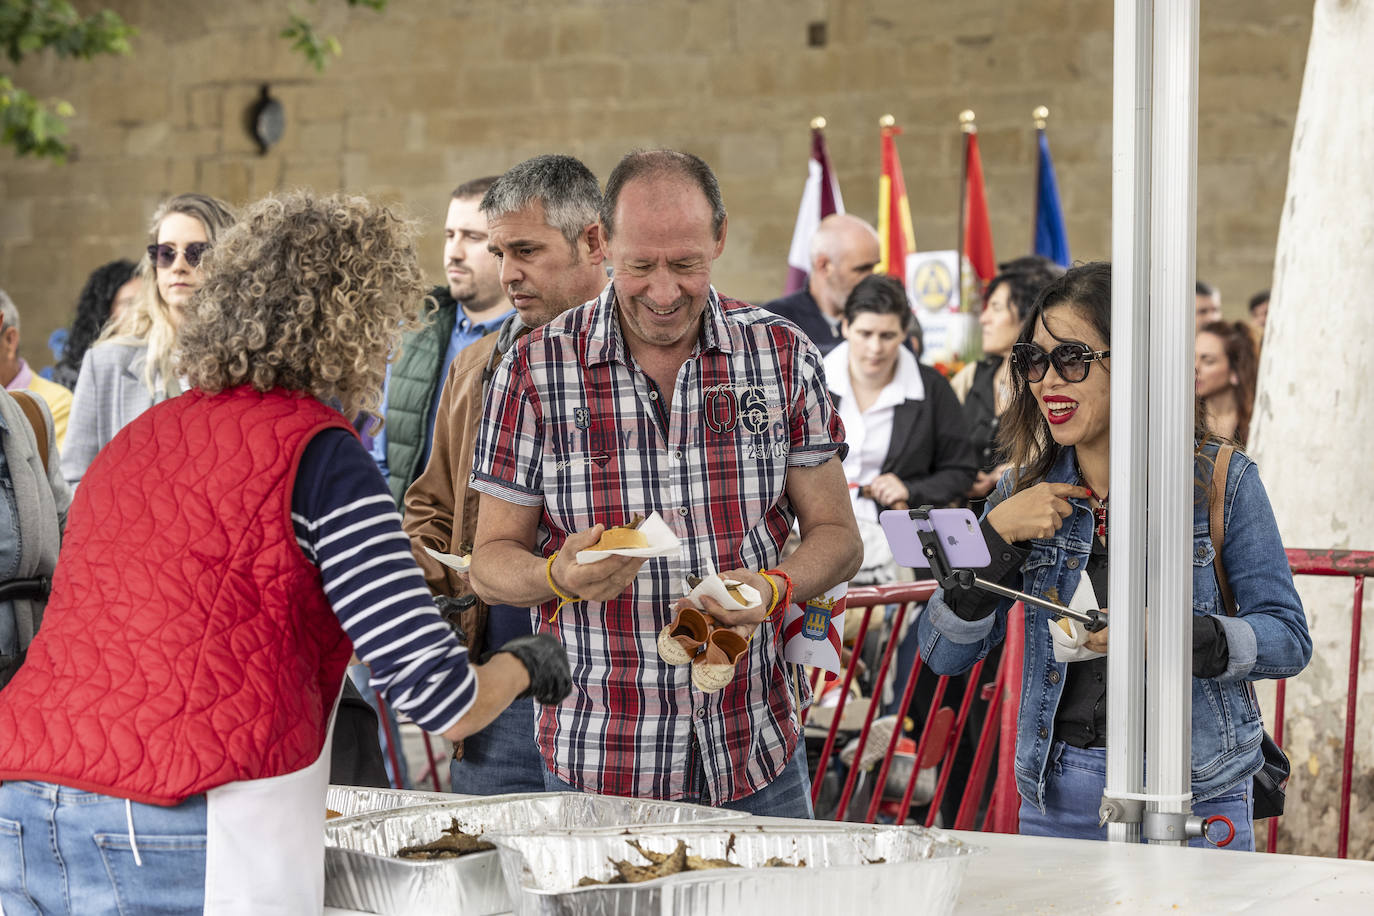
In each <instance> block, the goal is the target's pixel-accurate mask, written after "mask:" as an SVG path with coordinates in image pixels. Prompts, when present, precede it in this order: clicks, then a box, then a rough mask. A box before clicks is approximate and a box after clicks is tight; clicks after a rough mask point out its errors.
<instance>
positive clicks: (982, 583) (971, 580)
mask: <svg viewBox="0 0 1374 916" xmlns="http://www.w3.org/2000/svg"><path fill="white" fill-rule="evenodd" d="M930 509H931V507H930V506H920V507H918V508H915V509H912V510H910V512H909V513H908V514H909V515H910V516H911V518H912V519H913V520H915V519H920V520H922V521H929V520H930ZM932 527H934V526H932ZM916 536H917V537H918V538H920V539H921V553H922V554H924V555H925V558H926V562H928V563H929V564H930V571H931V573H932V574H933V575H934V576H935V581H936V582H939V583H940V587H941V588H943V589H945V590H946V591H948V590H949V589H952V588H963V589H968V588H981V589H983V590H984V591H987V592H992V593H993V594H994V595H1001V596H1002V597H1003V598H1012V599H1014V600H1016V601H1024V602H1025V603H1026V604H1033V605H1035V606H1036V607H1041V608H1044V609H1045V610H1047V611H1049V612H1050V613H1052V614H1054V615H1055V616H1056V617H1070V618H1072V619H1074V620H1077V621H1078V622H1079V623H1081V624H1083V627H1084V629H1086V630H1087V631H1088V632H1089V633H1096V632H1097V631H1098V630H1101V629H1103V628H1104V627H1106V626H1107V616H1106V615H1105V614H1103V613H1102V612H1101V611H1099V610H1097V609H1096V608H1093V609H1091V610H1087V611H1080V610H1077V609H1075V608H1071V607H1065V606H1064V605H1062V604H1058V603H1056V602H1054V601H1050V600H1048V599H1046V598H1037V597H1035V596H1034V595H1031V594H1027V593H1026V592H1019V591H1017V590H1016V589H1014V588H1007V587H1006V586H1005V585H998V584H997V583H996V582H989V581H988V580H987V579H980V578H978V577H977V576H975V575H974V574H973V570H971V569H954V568H952V567H951V566H950V565H949V559H948V558H947V557H946V556H945V548H944V545H942V544H941V543H940V536H939V535H938V534H936V533H935V532H934V531H933V530H932V531H927V530H926V529H924V528H920V527H918V528H917V529H916Z"/></svg>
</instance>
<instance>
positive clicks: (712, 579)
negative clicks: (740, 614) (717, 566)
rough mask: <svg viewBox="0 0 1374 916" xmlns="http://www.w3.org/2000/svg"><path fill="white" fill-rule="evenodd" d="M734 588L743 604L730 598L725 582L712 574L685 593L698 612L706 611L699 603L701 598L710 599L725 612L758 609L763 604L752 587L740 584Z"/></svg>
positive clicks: (760, 597)
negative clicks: (750, 608) (742, 599)
mask: <svg viewBox="0 0 1374 916" xmlns="http://www.w3.org/2000/svg"><path fill="white" fill-rule="evenodd" d="M731 581H732V582H733V581H734V580H733V579H732V580H731ZM684 584H686V583H684ZM735 587H736V589H738V590H739V593H740V596H741V597H742V598H744V602H743V603H740V602H738V601H736V600H735V599H734V598H732V597H730V592H729V590H728V589H727V588H726V587H725V580H724V579H722V578H721V577H720V576H719V575H718V574H716V573H712V574H711V575H709V576H707V577H706V578H704V579H702V580H701V581H700V582H698V583H697V587H696V588H694V589H692V590H691V591H690V592H688V593H687V600H688V601H689V602H691V604H692V607H694V608H698V609H699V610H705V609H706V606H705V605H703V604H702V603H701V599H702V598H711V599H712V600H714V601H715V602H716V603H717V604H719V605H720V606H721V607H722V608H724V609H725V610H727V611H742V610H744V609H745V608H747V607H758V606H759V605H760V604H762V603H763V596H762V595H760V594H759V592H758V589H756V588H754V587H753V586H752V585H745V584H744V583H743V582H740V583H738V584H737V585H736V586H735Z"/></svg>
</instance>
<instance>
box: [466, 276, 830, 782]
mask: <svg viewBox="0 0 1374 916" xmlns="http://www.w3.org/2000/svg"><path fill="white" fill-rule="evenodd" d="M843 441H844V427H843V425H842V424H841V422H840V419H839V415H838V414H837V413H836V412H835V410H834V408H833V407H832V406H831V404H830V398H829V395H828V394H827V393H826V387H825V375H824V371H823V369H822V368H821V355H820V352H819V351H818V350H817V349H816V347H815V346H814V345H813V344H811V342H810V341H808V340H807V339H806V338H805V337H804V336H803V335H802V334H801V333H799V332H798V330H797V329H796V327H795V326H794V325H792V324H790V323H788V322H786V321H785V320H783V319H780V318H778V317H776V316H774V315H771V314H769V313H767V312H764V311H763V310H761V309H756V308H753V307H751V306H748V305H746V304H745V303H742V302H736V301H733V300H729V299H721V298H719V297H718V296H717V295H716V292H715V290H711V292H710V302H709V304H708V306H707V308H706V310H705V311H704V312H703V326H702V331H701V335H700V337H699V338H698V342H697V346H696V348H695V349H694V350H693V352H692V355H691V356H690V357H689V358H688V359H687V361H686V362H685V363H683V365H682V368H681V369H680V370H679V371H678V376H677V382H676V388H675V390H674V392H673V397H672V407H671V409H669V408H667V407H666V405H665V403H664V399H663V398H662V397H661V396H660V392H659V391H658V390H657V387H656V386H655V384H654V382H653V381H652V380H651V379H650V378H649V376H647V375H646V374H644V373H643V372H641V371H640V370H639V369H638V368H637V367H636V366H635V363H634V360H633V359H632V358H631V356H630V353H629V350H628V349H627V347H626V344H625V340H624V337H623V336H622V334H621V330H620V323H619V321H618V320H617V310H616V308H615V298H614V285H611V286H608V287H607V290H606V292H604V293H602V295H601V297H600V298H599V299H596V300H593V301H592V302H589V303H587V304H586V305H584V306H582V307H581V308H577V309H573V310H572V311H570V312H567V313H565V314H564V315H562V316H561V317H559V318H557V319H555V320H554V321H553V323H552V324H550V325H548V326H546V327H545V328H543V329H540V330H537V331H534V332H533V333H531V334H530V335H529V336H528V337H526V338H525V339H524V340H522V341H520V343H519V344H517V345H516V347H515V348H514V349H513V350H512V351H511V352H510V354H508V356H507V358H506V359H505V360H504V361H503V363H502V365H501V367H500V369H499V370H498V371H497V374H496V378H495V380H494V381H493V384H492V386H491V390H490V392H489V393H488V395H487V402H486V418H485V421H484V423H483V424H482V431H481V433H480V435H479V436H478V439H477V453H476V460H475V461H474V463H473V472H474V473H473V480H472V486H473V487H475V488H476V489H478V490H480V491H481V492H483V493H487V494H489V495H491V496H495V497H497V498H499V499H503V500H506V501H508V502H512V503H516V504H519V505H523V506H542V507H543V510H544V511H543V515H542V518H541V521H540V525H539V531H538V536H537V540H536V549H538V550H539V551H540V552H541V553H543V554H544V555H546V556H547V555H549V554H551V553H552V552H553V551H554V550H557V549H558V548H559V547H560V546H561V545H562V544H563V542H564V540H565V539H566V538H567V535H568V534H569V533H571V532H577V531H583V530H585V529H587V528H590V527H591V526H592V525H594V524H596V523H598V522H601V523H605V524H608V525H618V524H623V523H624V522H626V521H628V520H629V519H630V518H631V516H633V515H635V514H636V513H640V514H643V515H648V514H649V513H650V512H658V513H659V514H660V515H661V516H662V517H663V518H664V520H665V521H667V523H668V524H669V526H670V527H672V529H673V531H674V532H675V533H676V534H677V536H678V537H679V538H680V539H681V541H682V544H683V551H682V555H681V557H669V558H659V559H653V560H649V561H647V562H646V563H645V564H644V566H643V567H641V568H640V572H639V576H638V577H637V578H636V579H635V581H634V583H633V584H632V585H631V586H630V588H629V589H628V590H626V592H625V593H624V594H623V595H621V596H620V597H619V598H616V599H614V600H612V601H610V602H607V603H606V604H600V603H596V602H578V603H575V604H571V605H568V606H567V607H565V608H564V609H563V611H562V613H561V614H560V615H559V616H558V619H557V621H556V622H554V623H550V622H549V620H548V618H549V616H550V614H551V613H552V611H553V608H554V605H553V604H552V603H549V604H546V605H545V606H543V607H542V608H536V609H535V611H534V613H535V614H537V615H538V616H537V618H536V625H537V626H539V627H540V628H541V629H543V630H544V631H546V632H550V633H552V634H554V635H555V636H556V637H558V638H559V639H560V640H561V641H562V642H563V645H564V646H565V647H566V648H567V651H568V660H569V662H570V663H571V665H572V673H573V685H574V686H573V692H572V694H571V695H570V696H569V697H568V698H567V699H566V700H565V701H564V702H563V703H562V704H561V705H560V706H557V707H551V708H547V709H545V710H544V712H543V714H542V715H541V717H540V720H539V727H538V732H539V735H538V737H539V745H540V747H541V749H542V751H543V754H544V757H545V760H546V761H547V762H548V765H549V767H550V768H551V769H552V770H553V772H554V773H555V774H556V775H557V776H558V778H560V779H562V780H563V781H565V782H569V783H572V784H573V785H575V786H578V787H580V788H583V789H586V790H589V791H592V792H597V793H600V794H605V795H621V796H634V797H640V798H660V799H675V798H683V797H685V796H686V794H687V790H688V784H689V780H690V779H691V774H692V772H693V770H694V768H695V767H696V763H697V760H698V759H700V760H701V763H702V767H703V769H704V771H705V774H706V780H707V784H708V787H709V791H710V795H711V799H712V800H713V801H714V802H715V803H717V804H720V803H722V802H727V801H734V800H736V799H739V798H743V797H745V796H747V795H750V794H753V793H754V792H757V791H758V790H760V789H762V788H763V787H764V786H766V785H767V784H768V783H769V782H770V781H772V779H773V778H774V777H775V776H776V775H777V774H778V773H779V772H780V771H781V770H782V768H783V766H784V764H786V762H787V760H788V758H789V757H790V756H791V754H792V752H793V750H794V749H795V748H796V745H797V737H798V727H797V721H796V710H795V708H794V703H793V700H792V696H791V692H790V689H789V685H790V681H789V679H788V676H787V672H786V670H785V668H784V665H783V661H782V657H781V653H780V651H779V643H778V640H779V637H780V632H779V631H780V626H779V625H778V624H779V623H780V621H770V622H765V623H764V624H763V625H762V626H761V627H760V629H759V630H758V631H757V632H756V633H755V635H754V638H753V640H752V642H751V643H750V651H749V655H748V660H747V662H746V661H742V662H741V663H740V666H739V673H738V674H737V675H736V677H735V680H734V681H733V682H731V684H730V685H729V686H728V687H726V688H725V689H724V690H722V691H720V692H719V693H715V694H706V693H702V692H701V691H699V690H697V689H696V688H694V687H693V686H692V681H691V670H690V669H691V666H689V665H682V666H680V667H673V666H670V665H668V664H666V663H664V662H663V661H662V660H661V659H660V658H659V656H658V651H657V648H656V640H657V637H658V632H659V630H660V629H661V628H662V627H663V625H664V624H665V623H667V622H668V620H669V618H670V617H671V615H672V612H671V605H672V603H673V601H674V600H675V599H677V598H679V597H681V596H682V595H683V594H684V585H683V578H684V577H685V576H686V575H688V574H692V573H695V574H704V573H706V572H707V571H709V570H711V569H715V570H726V569H732V568H736V567H742V568H748V569H766V568H769V567H771V566H773V565H774V564H775V563H776V562H777V560H778V557H779V553H780V551H781V549H782V545H783V542H784V541H785V540H786V539H787V535H788V532H789V531H790V530H791V527H792V522H793V520H794V518H795V512H794V511H793V509H792V507H791V505H790V503H789V501H788V499H787V495H786V493H785V487H786V483H787V469H788V468H789V467H793V466H795V467H814V466H817V465H820V464H823V463H825V462H826V461H827V460H829V459H830V457H831V456H832V455H834V454H836V453H837V452H840V451H841V450H842V449H843V448H844V446H843ZM803 689H805V688H803Z"/></svg>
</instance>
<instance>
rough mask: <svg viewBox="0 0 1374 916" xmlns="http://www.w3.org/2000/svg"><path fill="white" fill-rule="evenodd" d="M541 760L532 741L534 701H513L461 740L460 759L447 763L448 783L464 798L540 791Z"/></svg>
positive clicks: (542, 763) (541, 782) (542, 784)
mask: <svg viewBox="0 0 1374 916" xmlns="http://www.w3.org/2000/svg"><path fill="white" fill-rule="evenodd" d="M546 772H547V771H546V769H545V767H544V758H543V756H542V755H540V753H539V746H538V745H537V744H535V742H534V701H533V700H516V701H515V702H514V703H512V704H510V705H509V706H507V707H506V708H505V710H504V711H502V713H501V715H499V716H497V717H496V718H495V719H494V720H492V723H491V724H490V725H488V726H487V727H486V728H484V729H482V730H481V731H480V732H478V733H477V734H475V735H473V736H471V737H469V738H467V739H465V740H464V741H463V759H462V760H455V761H453V762H452V763H450V764H449V768H448V774H449V782H450V785H451V786H452V789H453V791H454V792H458V793H460V794H463V795H503V794H505V793H507V792H543V791H545V789H544V775H545V773H546Z"/></svg>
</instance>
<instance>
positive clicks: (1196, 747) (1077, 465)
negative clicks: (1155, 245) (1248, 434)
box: [917, 263, 1312, 850]
mask: <svg viewBox="0 0 1374 916" xmlns="http://www.w3.org/2000/svg"><path fill="white" fill-rule="evenodd" d="M1111 279H1112V274H1111V265H1110V264H1106V263H1094V264H1085V265H1082V266H1081V267H1075V268H1073V269H1072V270H1070V271H1068V272H1067V273H1066V274H1065V275H1064V276H1063V277H1061V278H1059V279H1058V280H1055V281H1053V282H1051V283H1050V284H1049V285H1048V286H1046V287H1045V288H1044V289H1043V290H1042V291H1041V293H1040V295H1039V297H1038V298H1037V299H1036V302H1035V305H1034V306H1033V307H1032V309H1031V313H1030V316H1029V317H1028V319H1027V321H1026V324H1025V325H1024V326H1023V327H1022V329H1021V333H1020V335H1019V336H1018V339H1017V341H1016V343H1015V344H1013V346H1012V350H1011V359H1012V396H1011V404H1010V406H1009V407H1008V408H1007V410H1006V413H1005V414H1004V415H1003V418H1002V423H1001V426H1000V429H999V431H998V436H999V441H1000V444H1001V446H1002V447H1003V449H1004V451H1005V453H1006V454H1007V456H1008V458H1009V460H1010V462H1011V466H1012V470H1010V471H1008V472H1007V473H1006V474H1004V475H1003V476H1002V479H1001V480H1000V481H999V482H998V484H997V488H996V489H995V490H994V491H993V494H992V495H991V496H990V497H989V499H988V509H987V511H986V512H985V514H984V515H983V521H982V530H983V535H984V537H985V538H986V539H987V541H988V546H989V548H990V551H991V554H992V564H991V565H990V566H989V567H988V568H987V569H986V570H983V571H982V572H981V573H980V575H982V576H983V577H984V578H987V579H991V580H994V581H1000V582H1001V583H1002V584H1004V585H1010V586H1013V587H1015V588H1017V589H1020V590H1022V591H1025V592H1028V593H1030V594H1033V595H1036V596H1038V597H1042V598H1048V599H1050V600H1052V601H1057V602H1059V603H1061V604H1067V605H1069V606H1070V607H1073V608H1076V609H1080V610H1088V609H1096V610H1106V609H1105V608H1104V607H1103V604H1104V603H1105V600H1106V597H1107V578H1108V569H1107V534H1108V525H1107V512H1108V500H1109V498H1110V495H1111V492H1112V489H1111V480H1110V479H1109V476H1108V474H1109V469H1110V463H1111V462H1110V456H1109V446H1110V443H1111V371H1112V363H1111V302H1112V292H1111ZM1200 418H1201V412H1199V420H1200ZM1193 433H1194V441H1195V443H1196V446H1195V453H1194V467H1195V482H1194V483H1195V493H1194V518H1193V600H1192V602H1191V605H1190V606H1186V607H1182V608H1179V609H1178V613H1180V614H1191V615H1192V624H1193V627H1192V629H1193V660H1192V662H1193V664H1192V667H1193V672H1192V673H1193V677H1192V686H1193V730H1192V742H1191V743H1192V780H1193V799H1192V807H1193V813H1194V814H1196V815H1198V816H1201V817H1205V818H1207V817H1215V816H1222V817H1225V818H1227V819H1229V820H1230V822H1231V824H1232V825H1233V826H1234V828H1235V835H1234V838H1233V839H1232V841H1231V842H1230V845H1229V847H1228V848H1230V849H1250V850H1253V849H1254V831H1253V804H1254V797H1253V794H1252V791H1251V778H1252V776H1253V775H1254V774H1255V773H1256V772H1257V771H1258V770H1259V769H1260V767H1261V765H1262V764H1263V762H1264V755H1263V751H1262V749H1261V740H1262V738H1263V723H1262V722H1261V721H1260V713H1259V707H1258V704H1257V703H1256V702H1255V694H1254V690H1253V689H1252V686H1251V682H1253V681H1257V680H1260V679H1262V678H1284V677H1291V676H1292V675H1294V674H1297V673H1298V672H1299V671H1301V670H1302V669H1303V668H1304V667H1306V665H1307V662H1308V660H1309V659H1310V658H1311V655H1312V639H1311V637H1310V636H1309V635H1308V632H1307V620H1306V617H1305V616H1304V614H1303V609H1302V603H1301V601H1300V600H1299V598H1298V594H1297V591H1296V590H1295V589H1294V587H1293V577H1292V576H1291V575H1290V574H1289V572H1288V563H1287V558H1286V556H1285V554H1284V549H1283V543H1282V541H1280V539H1279V532H1278V526H1277V524H1276V523H1275V521H1274V514H1273V511H1272V510H1271V509H1270V507H1269V500H1268V497H1267V496H1266V495H1265V492H1264V485H1263V484H1262V483H1260V479H1259V472H1258V469H1257V468H1256V467H1255V464H1254V463H1253V462H1252V461H1251V460H1250V459H1249V458H1247V457H1246V456H1245V455H1244V454H1241V453H1240V452H1236V453H1235V454H1234V455H1233V456H1231V458H1230V459H1229V463H1228V464H1226V468H1227V472H1226V474H1225V477H1224V492H1223V493H1221V494H1219V497H1218V498H1219V499H1220V500H1221V501H1222V506H1223V511H1224V518H1225V536H1224V539H1223V540H1222V541H1221V543H1222V548H1221V549H1222V552H1221V556H1220V557H1217V556H1216V554H1215V552H1214V550H1213V547H1212V540H1211V536H1210V532H1209V529H1208V521H1209V511H1208V510H1209V507H1210V503H1211V499H1212V495H1213V494H1212V489H1213V472H1214V469H1215V468H1216V465H1217V456H1218V447H1219V445H1220V443H1219V442H1218V440H1217V439H1216V438H1215V437H1213V436H1211V435H1210V434H1209V433H1208V432H1207V429H1206V427H1205V426H1203V425H1202V424H1201V422H1195V423H1194V429H1193ZM1219 560H1221V561H1224V568H1225V572H1226V578H1227V579H1228V580H1229V582H1230V586H1231V590H1232V591H1233V592H1234V596H1235V603H1236V606H1237V607H1236V609H1235V613H1234V616H1232V615H1231V614H1229V613H1228V611H1227V607H1226V602H1224V601H1223V598H1222V594H1223V593H1222V592H1221V589H1220V586H1219V584H1218V572H1217V567H1218V561H1219ZM1011 606H1012V604H1011V601H1009V600H1002V599H999V598H997V597H996V596H995V595H991V594H989V593H986V592H982V591H977V590H973V589H968V590H962V589H953V590H951V591H949V592H945V591H943V590H941V591H937V592H936V593H935V595H934V596H932V598H931V600H930V603H929V605H928V606H927V608H926V611H925V612H924V613H923V614H921V616H920V618H919V619H918V620H917V629H918V632H919V634H920V640H921V649H922V651H923V653H924V654H925V659H926V663H927V664H928V665H929V666H930V668H931V669H932V670H933V671H935V672H936V673H938V674H957V673H961V672H963V671H966V670H968V669H969V668H971V667H972V666H973V663H974V662H975V661H976V660H977V659H979V658H981V657H983V656H985V655H986V654H987V653H988V652H989V650H991V649H992V647H993V646H996V645H998V644H1000V643H1001V641H1002V639H1003V638H1004V637H1005V635H1006V625H1007V614H1008V613H1009V612H1010V610H1011ZM1022 613H1024V616H1025V655H1024V663H1023V668H1022V698H1021V703H1020V706H1019V710H1020V712H1019V715H1018V722H1017V734H1016V786H1017V790H1018V792H1019V793H1020V795H1021V812H1020V820H1021V832H1022V833H1023V834H1029V835H1035V836H1058V837H1067V838H1071V839H1105V838H1106V828H1105V827H1103V826H1102V825H1101V824H1099V823H1098V813H1097V812H1098V805H1099V803H1100V801H1101V798H1102V790H1103V787H1104V783H1105V780H1106V737H1107V735H1106V696H1107V685H1106V671H1107V653H1108V651H1109V648H1108V629H1105V628H1104V629H1097V630H1096V631H1095V632H1088V631H1085V630H1082V629H1081V628H1079V627H1078V626H1077V625H1073V626H1071V627H1070V629H1069V630H1068V631H1066V630H1065V629H1064V628H1063V624H1064V623H1067V621H1062V620H1056V619H1053V618H1052V617H1051V616H1050V615H1049V614H1048V613H1047V612H1046V611H1043V610H1041V609H1039V608H1036V607H1026V608H1025V609H1024V611H1023V612H1022ZM1213 829H1214V831H1215V833H1214V835H1213V837H1212V838H1213V839H1214V840H1215V839H1219V838H1220V834H1222V833H1224V830H1222V825H1221V824H1220V822H1218V823H1216V824H1214V825H1213ZM1193 844H1194V845H1201V841H1200V840H1194V841H1193Z"/></svg>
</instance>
